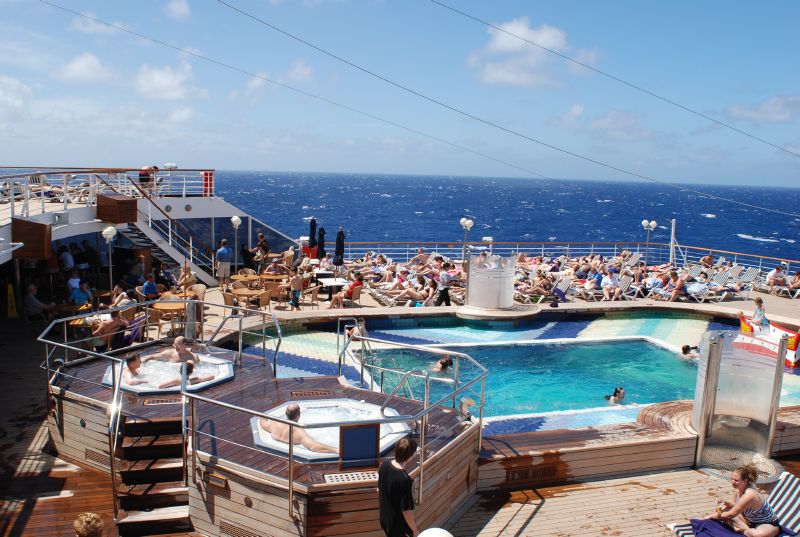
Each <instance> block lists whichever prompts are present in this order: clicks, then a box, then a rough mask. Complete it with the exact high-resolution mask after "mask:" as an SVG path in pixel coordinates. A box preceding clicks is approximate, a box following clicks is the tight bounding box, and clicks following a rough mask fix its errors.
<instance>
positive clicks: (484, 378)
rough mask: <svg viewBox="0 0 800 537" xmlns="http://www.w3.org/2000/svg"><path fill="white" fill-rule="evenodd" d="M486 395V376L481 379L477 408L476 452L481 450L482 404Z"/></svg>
mask: <svg viewBox="0 0 800 537" xmlns="http://www.w3.org/2000/svg"><path fill="white" fill-rule="evenodd" d="M485 397H486V377H483V378H482V379H481V406H480V407H479V410H478V453H480V452H481V439H482V438H483V404H484V403H485Z"/></svg>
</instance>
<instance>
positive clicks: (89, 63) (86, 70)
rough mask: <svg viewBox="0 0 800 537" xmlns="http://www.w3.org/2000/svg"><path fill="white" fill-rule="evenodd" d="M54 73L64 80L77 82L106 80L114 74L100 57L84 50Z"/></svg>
mask: <svg viewBox="0 0 800 537" xmlns="http://www.w3.org/2000/svg"><path fill="white" fill-rule="evenodd" d="M54 75H55V76H56V78H59V79H61V80H63V81H65V82H74V83H77V84H82V83H87V84H89V83H93V82H102V81H108V80H109V79H110V78H112V77H113V76H114V74H113V72H112V71H111V69H110V68H108V67H106V66H105V65H103V63H102V62H101V61H100V58H98V57H97V56H95V55H94V54H92V53H90V52H84V53H83V54H81V55H79V56H76V57H74V58H72V59H71V60H70V61H69V62H67V63H66V64H65V65H63V66H62V67H60V68H59V69H58V70H57V71H56V72H55V73H54Z"/></svg>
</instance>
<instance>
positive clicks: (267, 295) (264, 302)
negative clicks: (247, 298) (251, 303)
mask: <svg viewBox="0 0 800 537" xmlns="http://www.w3.org/2000/svg"><path fill="white" fill-rule="evenodd" d="M263 308H267V309H268V310H269V311H272V291H270V290H267V291H264V292H263V293H261V294H260V295H258V309H263Z"/></svg>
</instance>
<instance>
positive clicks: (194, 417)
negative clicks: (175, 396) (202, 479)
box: [191, 397, 197, 485]
mask: <svg viewBox="0 0 800 537" xmlns="http://www.w3.org/2000/svg"><path fill="white" fill-rule="evenodd" d="M191 410H192V421H191V423H192V482H193V483H194V484H195V485H196V484H197V415H196V408H195V399H194V397H192V398H191Z"/></svg>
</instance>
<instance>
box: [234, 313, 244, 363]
mask: <svg viewBox="0 0 800 537" xmlns="http://www.w3.org/2000/svg"><path fill="white" fill-rule="evenodd" d="M243 322H244V314H242V316H241V317H239V353H238V354H237V355H236V365H240V364H241V363H242V323H243Z"/></svg>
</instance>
